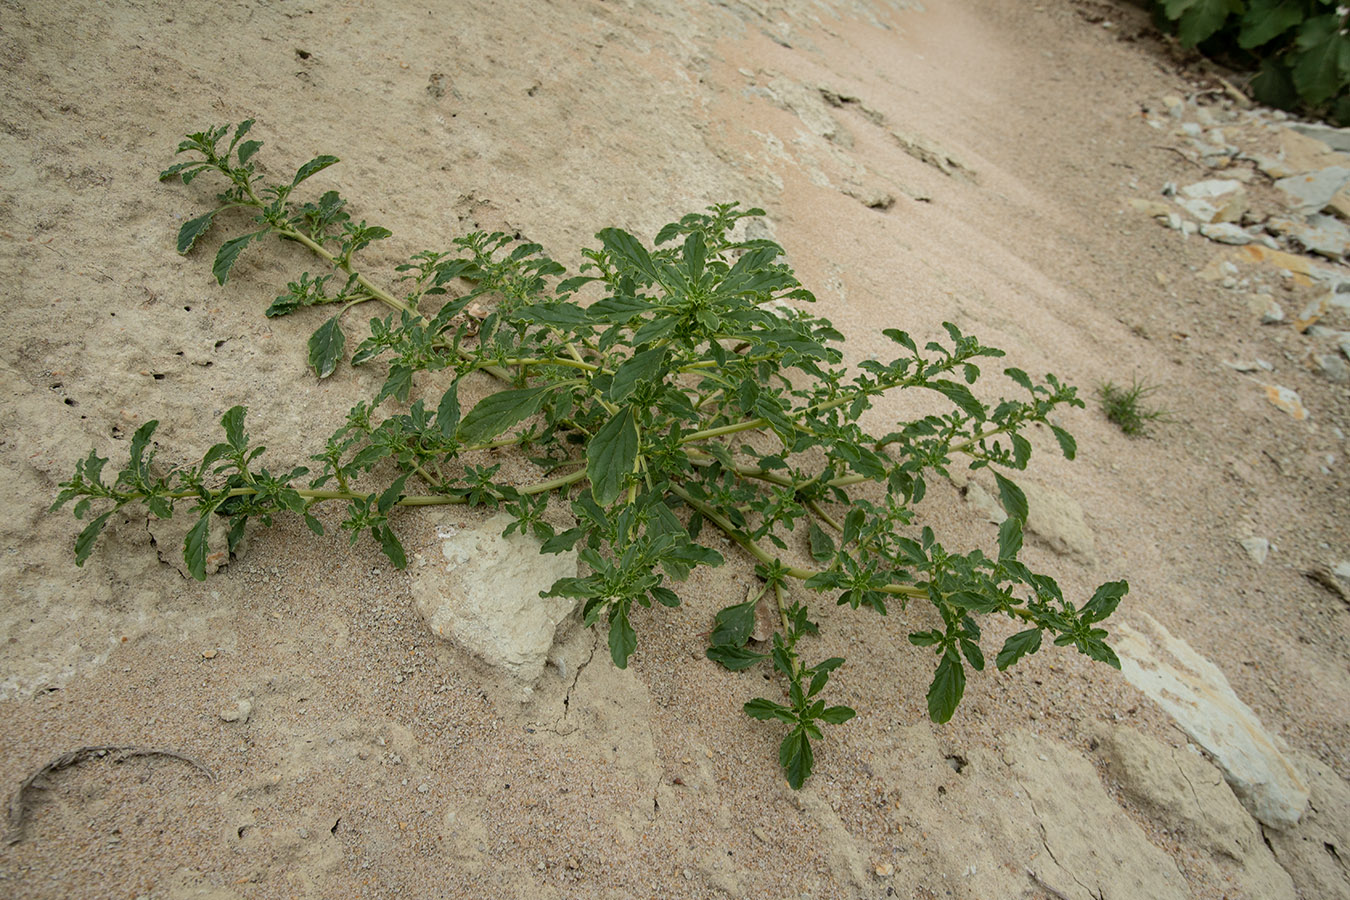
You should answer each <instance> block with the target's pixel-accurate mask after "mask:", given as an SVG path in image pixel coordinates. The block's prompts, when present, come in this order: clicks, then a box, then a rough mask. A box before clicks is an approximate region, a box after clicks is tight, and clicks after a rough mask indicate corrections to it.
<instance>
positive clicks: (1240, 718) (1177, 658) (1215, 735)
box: [1113, 613, 1308, 828]
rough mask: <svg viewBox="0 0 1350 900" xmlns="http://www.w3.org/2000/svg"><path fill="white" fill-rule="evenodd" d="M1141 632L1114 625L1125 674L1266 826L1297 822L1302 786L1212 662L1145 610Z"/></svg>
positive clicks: (1287, 825)
mask: <svg viewBox="0 0 1350 900" xmlns="http://www.w3.org/2000/svg"><path fill="white" fill-rule="evenodd" d="M1139 615H1140V617H1141V618H1142V619H1143V620H1144V622H1145V624H1146V626H1147V633H1145V632H1141V631H1136V630H1135V629H1134V628H1131V627H1130V626H1129V625H1127V624H1125V623H1121V624H1119V625H1117V626H1116V629H1115V643H1114V645H1113V646H1114V648H1115V651H1116V654H1117V655H1118V656H1119V657H1120V664H1121V672H1122V673H1123V674H1124V676H1125V678H1126V680H1128V681H1129V682H1130V684H1132V685H1134V686H1135V687H1136V688H1138V689H1139V690H1140V691H1142V692H1143V693H1145V694H1147V695H1148V696H1149V697H1150V698H1151V699H1152V700H1153V701H1154V702H1155V703H1157V704H1158V705H1159V706H1161V707H1162V708H1163V709H1164V710H1165V711H1166V712H1167V713H1168V714H1169V715H1171V716H1172V718H1174V719H1175V720H1176V721H1177V724H1178V725H1180V726H1181V729H1182V730H1183V731H1184V732H1186V734H1188V735H1190V737H1191V739H1192V740H1194V741H1195V742H1196V743H1197V744H1199V745H1200V746H1201V747H1203V748H1204V749H1205V751H1206V752H1207V753H1209V754H1210V756H1212V757H1213V758H1214V761H1215V762H1216V763H1217V764H1218V765H1219V768H1220V769H1222V770H1223V773H1224V778H1225V779H1227V781H1228V784H1229V786H1230V787H1232V789H1233V793H1234V794H1236V795H1237V797H1238V799H1239V800H1241V801H1242V805H1243V806H1245V807H1246V808H1247V810H1248V812H1250V813H1251V814H1252V815H1253V816H1255V817H1256V819H1257V820H1258V821H1260V822H1262V823H1264V824H1266V825H1269V826H1271V827H1272V828H1291V827H1293V826H1295V825H1297V824H1298V821H1299V818H1300V817H1301V816H1302V815H1303V811H1304V809H1306V808H1307V805H1308V785H1307V782H1306V781H1305V780H1304V778H1303V775H1302V774H1301V773H1300V772H1299V771H1298V769H1296V768H1295V767H1294V765H1293V764H1292V763H1291V762H1290V761H1289V760H1288V758H1287V757H1286V756H1285V755H1284V753H1283V751H1282V749H1281V747H1280V745H1279V743H1278V742H1277V740H1276V739H1275V737H1274V736H1273V735H1271V734H1270V733H1269V732H1268V731H1266V728H1265V726H1264V725H1262V724H1261V721H1260V719H1258V718H1257V717H1256V713H1254V712H1252V710H1251V708H1250V707H1249V706H1247V704H1245V703H1243V702H1242V701H1241V700H1240V699H1238V696H1237V694H1235V693H1234V692H1233V688H1232V687H1231V686H1230V685H1229V684H1228V679H1227V678H1225V677H1224V674H1223V672H1222V671H1220V669H1219V667H1218V666H1216V665H1214V663H1212V662H1210V661H1209V660H1207V659H1205V658H1204V657H1203V656H1201V655H1200V654H1199V653H1197V652H1195V650H1194V649H1193V648H1192V647H1191V646H1190V645H1189V644H1187V643H1186V642H1185V641H1184V640H1182V639H1181V638H1178V637H1174V636H1173V635H1172V634H1171V633H1169V632H1168V630H1167V629H1166V628H1165V627H1164V626H1163V625H1162V624H1161V623H1160V622H1158V621H1157V620H1155V619H1154V618H1153V617H1152V616H1149V615H1148V614H1147V613H1140V614H1139Z"/></svg>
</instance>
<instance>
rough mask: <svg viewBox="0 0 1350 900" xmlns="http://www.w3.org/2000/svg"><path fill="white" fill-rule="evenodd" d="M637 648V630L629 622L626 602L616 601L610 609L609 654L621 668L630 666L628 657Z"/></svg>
mask: <svg viewBox="0 0 1350 900" xmlns="http://www.w3.org/2000/svg"><path fill="white" fill-rule="evenodd" d="M635 650H637V632H636V631H634V630H633V626H632V625H630V624H629V623H628V609H627V608H626V605H625V604H621V603H615V604H614V605H613V606H611V607H610V610H609V656H610V659H612V660H614V665H616V666H618V667H619V668H620V669H626V668H628V657H630V656H632V655H633V651H635Z"/></svg>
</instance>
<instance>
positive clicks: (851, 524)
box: [839, 507, 867, 547]
mask: <svg viewBox="0 0 1350 900" xmlns="http://www.w3.org/2000/svg"><path fill="white" fill-rule="evenodd" d="M866 521H867V513H866V512H865V511H863V510H862V509H859V508H857V507H855V508H853V509H851V510H849V513H848V515H847V516H844V531H843V533H842V534H841V535H840V538H839V545H840V546H841V547H847V546H848V545H849V544H851V543H853V541H854V540H855V539H857V537H858V535H859V534H860V533H861V532H862V527H863V523H864V522H866Z"/></svg>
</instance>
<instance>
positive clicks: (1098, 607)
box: [1079, 581, 1130, 623]
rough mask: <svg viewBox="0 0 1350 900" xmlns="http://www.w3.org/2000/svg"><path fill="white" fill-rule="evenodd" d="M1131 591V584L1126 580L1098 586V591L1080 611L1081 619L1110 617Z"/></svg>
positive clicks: (1099, 619) (1085, 620)
mask: <svg viewBox="0 0 1350 900" xmlns="http://www.w3.org/2000/svg"><path fill="white" fill-rule="evenodd" d="M1129 592H1130V586H1129V584H1128V583H1127V582H1124V581H1108V582H1107V583H1106V584H1104V585H1102V586H1101V587H1099V588H1097V591H1096V593H1094V594H1093V595H1092V599H1091V600H1089V601H1088V602H1087V603H1086V604H1085V605H1084V606H1083V609H1082V610H1081V612H1080V615H1079V620H1080V621H1082V622H1087V623H1091V622H1100V621H1101V620H1102V619H1105V618H1107V617H1109V616H1110V615H1111V614H1112V613H1113V612H1115V611H1116V607H1117V606H1119V605H1120V600H1121V598H1122V597H1124V596H1125V595H1126V594H1128V593H1129Z"/></svg>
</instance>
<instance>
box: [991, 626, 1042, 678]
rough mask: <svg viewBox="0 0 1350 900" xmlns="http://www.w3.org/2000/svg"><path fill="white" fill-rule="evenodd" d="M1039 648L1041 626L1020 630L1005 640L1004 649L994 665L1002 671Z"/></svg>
mask: <svg viewBox="0 0 1350 900" xmlns="http://www.w3.org/2000/svg"><path fill="white" fill-rule="evenodd" d="M1039 649H1041V630H1040V629H1039V628H1029V629H1027V630H1026V631H1019V632H1017V634H1014V635H1012V636H1010V637H1009V638H1008V639H1007V640H1006V641H1004V642H1003V649H1002V650H1000V651H998V658H997V659H995V660H994V665H995V666H997V667H998V670H999V671H1000V672H1002V671H1003V670H1004V669H1006V668H1008V667H1009V666H1011V665H1012V664H1013V663H1015V662H1017V661H1018V660H1019V659H1021V658H1022V657H1024V656H1028V655H1030V654H1032V653H1035V652H1036V651H1037V650H1039Z"/></svg>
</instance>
